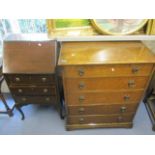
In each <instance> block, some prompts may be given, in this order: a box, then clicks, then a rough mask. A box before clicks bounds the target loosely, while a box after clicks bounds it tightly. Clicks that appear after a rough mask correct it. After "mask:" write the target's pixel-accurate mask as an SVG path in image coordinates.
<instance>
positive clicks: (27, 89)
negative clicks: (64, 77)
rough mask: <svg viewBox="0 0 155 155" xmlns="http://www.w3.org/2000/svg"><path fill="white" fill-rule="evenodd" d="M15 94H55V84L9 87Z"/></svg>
mask: <svg viewBox="0 0 155 155" xmlns="http://www.w3.org/2000/svg"><path fill="white" fill-rule="evenodd" d="M10 90H11V92H12V93H13V94H16V95H56V88H55V86H54V85H53V86H15V87H10Z"/></svg>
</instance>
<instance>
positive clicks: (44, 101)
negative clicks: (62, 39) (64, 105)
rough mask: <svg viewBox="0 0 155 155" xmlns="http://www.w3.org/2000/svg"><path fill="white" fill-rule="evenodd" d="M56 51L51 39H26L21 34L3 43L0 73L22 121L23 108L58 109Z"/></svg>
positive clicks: (54, 43) (53, 41) (55, 45)
mask: <svg viewBox="0 0 155 155" xmlns="http://www.w3.org/2000/svg"><path fill="white" fill-rule="evenodd" d="M19 38H20V39H19ZM30 38H31V35H30ZM32 38H33V37H32ZM56 48H57V43H56V41H55V40H40V41H38V40H37V41H36V40H29V39H26V38H25V36H24V35H23V36H21V35H20V36H19V37H18V36H17V35H15V36H14V35H13V36H12V37H11V40H10V37H8V39H6V40H5V41H4V53H3V74H4V77H5V80H6V82H7V84H8V86H9V89H10V91H11V94H12V96H13V98H14V100H15V102H16V104H15V107H16V108H17V109H18V110H19V111H20V112H21V114H22V119H24V114H23V113H22V111H21V109H20V107H22V106H23V105H27V104H41V105H55V106H56V107H57V108H58V107H59V106H58V104H60V99H59V93H58V87H57V78H56V71H55V70H56V57H57V55H56Z"/></svg>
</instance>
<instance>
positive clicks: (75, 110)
mask: <svg viewBox="0 0 155 155" xmlns="http://www.w3.org/2000/svg"><path fill="white" fill-rule="evenodd" d="M137 105H138V103H137V104H110V105H109V104H105V105H103V104H100V105H90V104H88V105H79V106H68V107H67V111H68V114H69V115H105V114H123V113H130V112H133V113H134V112H135V111H136V109H137Z"/></svg>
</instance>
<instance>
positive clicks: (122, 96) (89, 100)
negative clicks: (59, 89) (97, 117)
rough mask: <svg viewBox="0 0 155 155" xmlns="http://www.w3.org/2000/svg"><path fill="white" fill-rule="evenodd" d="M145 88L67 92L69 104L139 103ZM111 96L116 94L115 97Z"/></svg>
mask: <svg viewBox="0 0 155 155" xmlns="http://www.w3.org/2000/svg"><path fill="white" fill-rule="evenodd" d="M142 94H143V90H135V91H133V90H130V91H117V90H116V91H95V92H76V93H73V92H70V93H67V94H66V99H67V101H68V102H67V104H68V105H79V104H81V105H87V104H89V105H91V104H92V105H94V104H100V103H102V104H103V105H107V104H120V103H122V104H127V103H130V104H132V103H138V102H139V100H140V99H141V96H142ZM111 96H114V97H115V99H114V98H113V97H111Z"/></svg>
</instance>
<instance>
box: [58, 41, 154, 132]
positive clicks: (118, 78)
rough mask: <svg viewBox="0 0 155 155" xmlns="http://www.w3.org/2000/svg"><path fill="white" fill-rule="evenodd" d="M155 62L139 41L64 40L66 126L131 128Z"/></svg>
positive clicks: (60, 63)
mask: <svg viewBox="0 0 155 155" xmlns="http://www.w3.org/2000/svg"><path fill="white" fill-rule="evenodd" d="M154 63H155V56H154V54H153V53H151V51H150V50H149V49H148V48H147V47H145V46H144V45H143V44H142V43H141V42H65V43H62V45H61V50H60V57H59V62H58V64H59V66H60V67H62V76H63V86H64V94H65V107H66V111H67V118H66V128H67V130H72V129H79V128H95V127H125V128H128V127H132V125H133V118H134V116H135V114H136V110H137V108H138V105H139V103H140V101H141V99H142V98H143V95H144V93H145V90H146V88H147V85H148V83H149V80H150V78H151V75H152V72H153V70H154Z"/></svg>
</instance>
